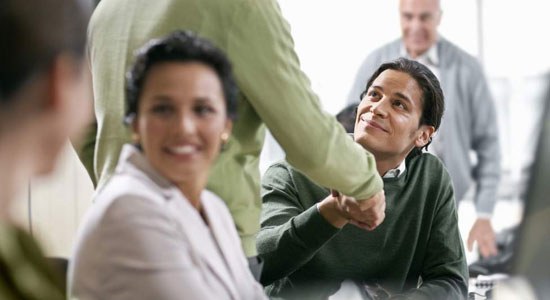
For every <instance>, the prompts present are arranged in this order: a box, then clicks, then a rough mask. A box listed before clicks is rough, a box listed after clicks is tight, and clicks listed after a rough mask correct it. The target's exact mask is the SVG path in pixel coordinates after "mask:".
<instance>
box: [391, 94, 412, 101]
mask: <svg viewBox="0 0 550 300" xmlns="http://www.w3.org/2000/svg"><path fill="white" fill-rule="evenodd" d="M394 95H396V96H397V97H399V98H401V99H402V100H405V101H407V102H410V103H412V100H411V99H410V98H409V97H407V96H405V94H403V93H400V92H397V93H395V94H394Z"/></svg>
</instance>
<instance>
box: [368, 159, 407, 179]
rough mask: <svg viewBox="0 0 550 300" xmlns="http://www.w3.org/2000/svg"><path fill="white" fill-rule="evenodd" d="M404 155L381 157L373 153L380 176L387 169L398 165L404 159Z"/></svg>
mask: <svg viewBox="0 0 550 300" xmlns="http://www.w3.org/2000/svg"><path fill="white" fill-rule="evenodd" d="M405 157H406V156H399V157H395V156H394V157H381V158H379V156H376V155H375V158H376V169H377V170H378V174H380V176H384V175H385V174H386V173H387V172H388V171H389V170H392V169H395V168H397V167H399V165H400V164H401V163H402V162H403V160H405Z"/></svg>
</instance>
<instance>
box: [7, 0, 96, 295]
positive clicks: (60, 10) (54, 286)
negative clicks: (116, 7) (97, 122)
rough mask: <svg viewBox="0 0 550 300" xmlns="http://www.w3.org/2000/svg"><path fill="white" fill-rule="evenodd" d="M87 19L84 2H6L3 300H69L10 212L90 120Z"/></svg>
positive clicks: (36, 247) (57, 277) (58, 278)
mask: <svg viewBox="0 0 550 300" xmlns="http://www.w3.org/2000/svg"><path fill="white" fill-rule="evenodd" d="M88 15H89V12H88V9H87V8H86V7H83V6H82V3H79V2H77V1H68V0H41V1H18V0H3V1H1V2H0V44H1V45H2V46H1V47H0V221H1V224H0V298H1V299H64V293H65V291H64V283H63V282H64V278H62V276H59V275H58V274H56V273H55V272H54V271H52V269H50V266H49V265H48V263H47V261H46V260H45V259H44V258H43V256H42V252H41V250H40V247H39V246H38V245H37V244H36V242H35V241H34V240H33V238H32V237H31V236H29V235H28V234H27V233H26V232H24V231H23V230H22V229H20V228H19V227H18V226H16V225H15V222H14V221H13V220H12V217H11V216H10V207H11V202H12V201H13V197H14V195H15V193H16V192H17V191H20V190H21V189H22V188H23V187H25V186H26V185H27V183H28V180H29V179H30V177H32V176H36V175H45V174H48V173H49V172H50V171H52V170H53V168H54V166H55V161H56V158H57V157H58V156H59V154H60V153H61V150H62V148H63V146H64V145H65V144H66V140H67V138H68V137H76V136H78V133H79V132H80V131H81V130H82V129H83V127H84V126H85V125H86V123H87V121H88V119H89V116H90V109H91V101H90V100H91V99H90V98H91V95H90V88H89V81H90V80H89V71H88V70H87V68H86V64H85V60H84V58H85V44H86V25H87V19H88ZM67 201H70V199H67Z"/></svg>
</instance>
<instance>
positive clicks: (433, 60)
mask: <svg viewBox="0 0 550 300" xmlns="http://www.w3.org/2000/svg"><path fill="white" fill-rule="evenodd" d="M438 54H439V53H438V51H437V42H436V43H434V44H433V45H432V46H431V47H430V49H428V51H426V52H424V53H423V54H422V55H420V56H418V57H417V58H415V59H414V60H416V61H418V62H420V63H422V64H425V65H431V66H434V67H437V66H438V65H439V55H438ZM399 55H401V56H402V57H406V58H408V59H412V58H411V57H410V55H409V53H407V49H405V45H404V44H403V43H401V48H400V50H399Z"/></svg>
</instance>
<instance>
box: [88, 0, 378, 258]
mask: <svg viewBox="0 0 550 300" xmlns="http://www.w3.org/2000/svg"><path fill="white" fill-rule="evenodd" d="M177 29H189V30H193V31H195V32H197V33H198V34H199V35H200V36H202V37H205V38H208V39H210V40H211V41H212V42H213V43H214V44H215V45H217V46H218V47H220V48H221V49H222V50H224V51H225V52H226V54H227V55H228V57H229V59H230V60H231V62H232V63H233V66H234V73H235V78H236V81H237V84H238V86H239V89H240V96H239V109H238V115H239V117H238V120H237V121H236V122H235V123H234V126H233V133H232V137H231V139H230V140H229V143H228V145H227V147H226V149H225V150H224V151H223V152H222V153H221V155H220V156H219V158H218V160H217V162H216V164H215V166H214V167H213V168H212V169H211V176H210V180H209V184H208V189H209V190H211V191H213V192H215V193H216V194H217V195H219V196H220V197H221V198H222V199H224V201H225V202H226V203H227V205H228V207H229V210H230V212H231V214H232V216H233V218H234V220H235V223H236V226H237V230H238V232H239V234H240V237H241V240H242V244H243V248H244V251H245V253H246V254H247V255H249V256H251V255H255V254H256V246H255V237H256V234H257V232H258V230H259V217H260V210H261V201H260V191H259V189H260V173H259V168H258V161H259V155H260V151H261V148H262V145H263V140H264V134H265V127H264V124H265V126H267V127H268V128H269V129H270V130H271V132H272V133H273V136H274V137H275V139H276V140H277V141H278V142H279V144H280V145H281V146H282V148H283V149H284V150H285V152H286V155H287V156H286V159H287V160H288V161H289V163H290V164H292V165H293V166H295V167H296V168H297V169H299V170H301V171H302V172H303V173H304V174H306V175H307V176H309V177H310V178H311V179H312V180H314V181H316V182H317V183H318V184H320V185H322V186H326V187H330V188H333V189H336V190H339V191H340V192H342V193H344V194H347V195H350V196H353V197H356V198H357V199H366V198H369V197H371V196H372V195H374V194H375V193H376V192H378V191H380V190H381V189H382V185H383V183H382V180H381V178H380V176H379V175H378V174H377V172H376V166H375V160H374V157H373V156H372V155H371V154H370V153H368V152H366V151H365V150H364V149H362V148H361V147H360V146H359V145H357V144H356V143H355V142H353V140H351V139H350V138H349V137H348V136H347V135H346V133H345V132H344V130H343V128H342V127H341V126H340V125H339V124H338V123H337V121H336V119H335V118H334V117H332V116H330V115H329V114H327V113H325V112H324V111H322V109H321V107H320V103H319V101H318V98H317V96H316V95H315V94H314V93H313V91H312V90H311V87H310V82H309V80H308V78H307V76H306V75H305V74H304V73H303V72H302V71H301V70H300V65H299V61H298V57H297V56H296V53H295V52H294V42H293V40H292V37H291V36H290V28H289V25H288V23H287V22H286V21H285V20H284V19H283V17H282V15H281V11H280V9H279V6H278V4H277V2H276V1H268V0H262V1H253V0H224V1H219V0H178V1H176V0H155V1H151V0H103V1H101V2H100V4H99V6H98V7H97V8H96V11H95V12H94V14H93V16H92V19H91V21H90V27H89V42H90V45H89V54H90V60H91V69H92V76H93V80H94V85H93V88H94V98H95V114H96V120H97V127H96V130H95V131H92V132H91V133H90V136H89V137H90V138H89V139H88V140H87V141H86V143H85V147H84V148H83V149H82V150H81V152H80V155H81V159H82V161H83V162H84V164H85V165H86V166H87V168H88V172H90V174H91V175H92V178H93V180H97V184H98V188H101V186H103V185H104V184H105V182H106V181H107V180H108V179H109V177H110V175H111V174H112V173H113V170H114V167H115V165H116V163H117V158H118V154H119V152H120V149H121V147H122V145H123V144H124V143H126V142H129V141H130V131H129V129H128V128H126V127H124V126H123V125H122V119H123V114H124V110H125V101H124V75H125V72H126V71H127V70H128V69H129V67H130V64H131V63H132V60H133V55H134V51H135V50H136V49H137V48H139V47H140V46H142V45H143V44H144V43H145V42H146V41H148V40H149V39H151V38H155V37H161V36H164V35H166V34H168V33H170V32H172V31H174V30H177Z"/></svg>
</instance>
